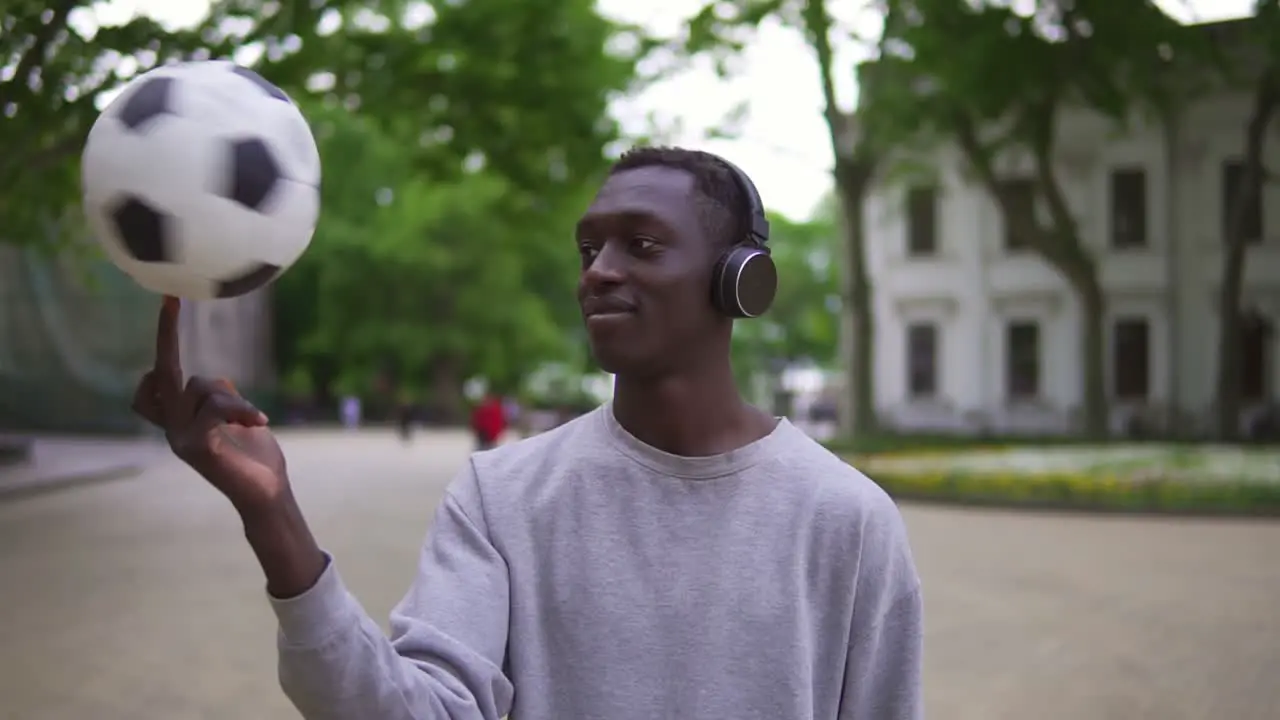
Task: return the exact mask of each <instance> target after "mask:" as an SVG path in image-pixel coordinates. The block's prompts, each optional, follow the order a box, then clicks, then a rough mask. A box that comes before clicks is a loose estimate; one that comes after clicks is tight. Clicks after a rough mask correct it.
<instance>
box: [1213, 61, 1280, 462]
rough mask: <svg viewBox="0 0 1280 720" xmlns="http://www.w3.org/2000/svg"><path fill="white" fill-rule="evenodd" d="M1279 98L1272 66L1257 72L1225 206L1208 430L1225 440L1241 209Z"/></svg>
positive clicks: (1237, 310) (1235, 355) (1232, 413)
mask: <svg viewBox="0 0 1280 720" xmlns="http://www.w3.org/2000/svg"><path fill="white" fill-rule="evenodd" d="M1277 103H1280V72H1277V70H1276V69H1274V68H1272V69H1269V70H1268V71H1266V72H1265V73H1263V76H1262V78H1261V79H1260V80H1259V82H1258V88H1257V93H1256V94H1255V96H1254V105H1253V114H1252V115H1251V116H1250V117H1249V123H1248V125H1247V126H1246V128H1245V140H1244V177H1243V178H1241V182H1240V184H1241V187H1240V192H1239V193H1238V194H1237V195H1236V198H1235V201H1234V203H1233V205H1232V207H1230V208H1228V210H1229V213H1230V214H1229V215H1228V216H1227V237H1225V238H1223V240H1224V242H1225V247H1224V249H1223V253H1224V255H1223V259H1222V280H1221V287H1220V288H1219V293H1220V295H1219V298H1218V328H1219V331H1218V332H1219V334H1218V376H1217V387H1216V394H1217V396H1218V397H1217V402H1216V403H1215V409H1216V413H1215V417H1214V434H1215V435H1217V436H1218V437H1219V438H1220V439H1223V440H1229V439H1232V438H1234V437H1235V436H1236V435H1238V434H1239V428H1240V405H1241V400H1242V398H1241V397H1240V394H1241V388H1240V373H1239V369H1240V315H1241V311H1242V308H1241V307H1240V297H1241V294H1242V293H1243V290H1244V261H1245V255H1246V254H1247V253H1248V251H1249V240H1250V238H1246V237H1244V230H1245V227H1244V222H1245V210H1247V209H1248V207H1249V204H1250V203H1253V202H1259V201H1260V198H1258V194H1259V193H1260V191H1261V188H1262V183H1263V181H1264V180H1265V177H1266V172H1265V168H1263V166H1262V154H1263V150H1264V146H1265V143H1266V133H1267V125H1268V124H1269V123H1270V122H1271V117H1272V115H1274V114H1275V111H1276V105H1277Z"/></svg>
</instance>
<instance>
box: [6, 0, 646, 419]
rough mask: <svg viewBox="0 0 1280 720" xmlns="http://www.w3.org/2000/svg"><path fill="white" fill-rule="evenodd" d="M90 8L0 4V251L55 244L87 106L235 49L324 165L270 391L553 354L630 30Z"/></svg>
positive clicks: (521, 12) (424, 374) (275, 9)
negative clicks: (167, 22)
mask: <svg viewBox="0 0 1280 720" xmlns="http://www.w3.org/2000/svg"><path fill="white" fill-rule="evenodd" d="M94 5H96V3H94V2H89V1H87V0H86V1H79V2H77V1H72V2H55V3H53V4H52V5H49V4H36V3H34V2H18V3H16V4H15V3H9V4H8V5H6V6H5V8H4V9H3V10H0V27H2V29H3V31H4V32H3V33H2V34H0V52H3V53H5V55H4V57H5V59H6V61H7V62H6V64H7V65H9V66H11V67H14V68H16V69H17V71H18V72H17V73H16V74H15V75H14V76H13V77H12V78H11V79H8V80H5V81H3V82H0V108H4V111H5V114H6V118H5V125H4V128H5V132H4V133H3V134H0V180H2V181H3V182H4V185H5V188H6V195H5V196H4V197H3V198H0V219H3V220H4V222H5V227H6V233H5V236H4V238H3V240H5V241H10V242H24V243H32V242H34V243H44V244H45V245H46V246H47V247H50V248H53V247H56V246H55V245H54V244H53V243H52V238H53V235H52V234H51V233H47V232H40V231H39V230H41V229H43V228H44V227H45V226H46V225H47V224H48V220H47V219H48V218H51V217H60V216H62V215H63V214H64V213H65V212H66V210H67V208H69V207H74V205H75V204H76V199H77V194H78V188H77V184H78V183H77V174H78V167H77V166H78V160H79V157H78V155H79V150H80V147H81V144H82V142H83V139H84V137H85V135H86V133H87V132H88V129H89V127H90V126H91V124H92V123H93V121H94V120H95V119H96V117H97V113H98V109H97V107H96V105H95V100H96V99H97V98H98V96H99V95H101V93H103V92H104V91H108V90H112V89H114V88H115V87H117V86H118V85H120V84H121V83H122V82H124V81H126V80H128V79H129V78H130V77H132V76H133V75H134V73H135V72H141V71H145V70H147V69H149V68H151V67H153V66H155V65H156V64H158V63H163V62H168V61H173V60H181V59H204V58H213V57H233V56H234V57H235V58H236V59H238V60H240V61H242V62H245V61H252V64H253V65H254V66H255V67H256V69H257V70H258V71H259V72H261V73H262V74H263V75H264V76H266V77H267V78H269V79H270V80H272V81H273V82H275V83H276V84H278V85H280V86H281V87H282V88H284V89H285V90H286V91H287V92H289V93H290V94H291V95H292V96H293V97H294V99H295V100H297V101H298V103H299V105H300V106H301V107H302V108H303V110H304V112H305V114H306V115H307V116H308V118H309V120H310V121H311V122H312V125H313V128H314V130H315V133H316V135H317V140H318V143H319V145H320V146H321V155H322V160H323V164H324V183H323V187H322V217H321V222H320V225H319V227H318V229H317V232H316V235H315V238H314V240H313V243H312V247H311V248H310V250H309V251H308V252H307V253H306V255H305V256H304V257H303V258H302V259H301V260H300V261H299V262H298V263H297V265H296V266H295V267H294V268H293V269H292V270H291V271H290V272H289V273H286V275H285V276H284V277H283V278H282V279H281V280H280V281H279V282H278V283H276V285H275V286H274V287H273V289H272V292H273V294H274V299H275V302H276V327H275V330H276V332H275V335H276V344H277V348H276V350H277V362H278V365H279V367H280V368H281V371H282V376H283V377H284V379H285V387H286V390H287V391H288V392H290V393H292V394H294V395H304V394H308V393H310V392H316V391H334V390H338V391H352V392H357V391H358V392H366V391H370V390H373V389H378V390H385V389H388V388H386V387H384V386H382V385H381V383H380V381H381V380H383V379H388V375H390V376H391V377H393V378H394V379H396V380H397V381H399V382H400V383H402V384H403V387H402V388H401V389H402V390H403V391H404V392H412V393H415V394H419V395H425V394H431V393H437V394H438V393H441V392H443V393H455V392H456V391H457V390H458V389H459V387H460V384H461V381H462V380H463V379H464V378H465V377H466V376H469V375H472V374H482V375H486V376H488V378H489V379H490V381H492V382H494V383H496V384H499V385H510V386H515V385H516V384H518V381H519V379H520V378H521V377H523V376H524V375H526V374H527V373H528V372H529V371H530V370H532V369H533V368H534V367H536V366H537V364H538V363H540V362H542V361H544V360H548V359H558V358H563V357H572V355H573V353H572V351H573V350H574V349H575V348H574V347H573V345H574V343H575V341H574V340H573V336H572V335H570V334H566V333H565V332H564V331H563V330H562V329H561V328H562V327H564V326H567V325H568V324H570V323H576V322H577V317H576V308H575V304H574V300H573V292H572V288H573V285H574V278H575V275H576V272H577V266H576V257H575V254H574V252H573V246H572V243H571V241H570V236H571V234H570V228H571V226H572V223H573V220H574V218H575V216H576V214H577V213H578V212H580V210H581V208H582V207H584V206H585V204H586V202H587V200H588V198H589V197H590V193H591V192H592V191H593V189H594V186H595V183H596V181H597V180H598V179H599V178H600V177H601V176H602V174H603V171H604V169H605V158H604V148H605V147H606V145H608V144H609V143H611V142H613V141H615V140H617V139H618V128H617V127H616V124H615V123H614V122H613V120H612V119H611V118H610V117H609V116H608V113H607V109H608V103H609V102H610V100H611V99H612V98H613V97H615V96H616V95H617V94H619V93H622V92H625V91H627V90H628V89H629V88H631V87H632V86H633V85H634V84H635V83H636V82H637V72H636V65H637V62H638V60H639V59H640V57H641V56H642V55H644V54H645V53H646V52H648V50H650V49H651V48H652V47H653V43H652V42H651V41H650V40H649V39H647V38H645V37H644V36H643V34H642V33H640V32H639V31H638V30H637V29H636V28H634V27H624V26H620V25H617V24H614V23H612V22H610V21H608V20H606V19H605V18H604V17H602V16H601V15H600V14H599V13H598V12H597V11H596V8H595V3H594V0H530V1H528V2H520V3H517V2H511V1H510V0H468V2H465V3H434V4H427V3H422V2H409V1H407V0H363V1H358V0H318V1H316V2H305V3H275V2H267V1H266V0H257V1H253V0H215V1H214V2H213V3H212V4H211V8H210V14H209V15H208V17H206V18H205V19H204V20H202V21H201V22H200V23H199V24H198V25H197V26H195V27H191V28H164V27H161V26H160V25H158V24H157V23H156V22H153V21H152V20H149V19H147V18H134V19H130V20H128V21H127V22H125V23H124V24H122V25H117V26H103V27H96V26H95V25H94V22H93V16H92V11H91V10H90V8H91V7H92V6H94ZM32 77H38V82H28V81H27V79H28V78H32ZM426 386H430V388H431V392H424V387H426Z"/></svg>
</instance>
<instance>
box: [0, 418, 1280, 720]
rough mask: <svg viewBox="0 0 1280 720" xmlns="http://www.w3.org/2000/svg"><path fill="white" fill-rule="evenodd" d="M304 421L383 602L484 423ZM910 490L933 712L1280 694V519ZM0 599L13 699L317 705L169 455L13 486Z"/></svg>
mask: <svg viewBox="0 0 1280 720" xmlns="http://www.w3.org/2000/svg"><path fill="white" fill-rule="evenodd" d="M285 444H286V449H287V452H288V454H289V459H290V464H291V468H292V471H293V474H294V477H295V481H296V484H297V486H298V494H299V496H300V498H301V501H302V503H303V505H304V507H305V509H306V510H307V512H308V514H309V516H310V517H311V519H312V522H313V524H314V525H315V529H316V531H317V533H318V535H319V536H320V537H321V538H322V539H323V541H324V543H325V545H326V546H327V547H328V548H329V549H330V550H332V551H333V552H334V553H335V555H336V556H337V557H338V561H339V562H340V563H341V564H342V567H343V573H344V575H345V577H346V579H347V581H348V582H349V583H350V585H351V587H352V589H353V591H354V592H355V593H356V594H357V595H358V596H359V597H360V598H361V600H362V601H363V602H364V603H365V604H366V607H367V608H368V609H369V611H370V612H371V613H372V614H373V616H374V617H377V618H385V617H386V613H387V611H388V610H389V609H390V607H391V605H392V604H393V603H394V602H395V601H396V600H397V599H398V598H399V596H400V594H401V593H402V592H403V590H404V588H405V587H406V584H407V582H408V578H409V573H410V572H411V568H412V567H413V565H414V560H415V556H416V554H417V549H418V544H419V542H420V541H421V539H422V535H423V531H424V530H425V527H426V523H427V521H428V519H429V518H430V516H431V512H432V510H433V508H434V506H435V504H436V503H437V501H438V500H439V497H440V492H441V489H442V487H443V486H444V484H445V483H446V482H447V481H448V480H449V478H450V477H451V476H452V474H453V472H454V471H455V469H456V468H457V467H458V466H459V464H460V463H461V462H462V461H463V459H464V457H465V454H466V452H467V439H466V438H465V437H464V436H463V435H461V434H448V435H432V436H428V437H421V438H420V439H419V441H418V442H416V443H415V444H413V445H411V446H409V447H404V446H402V445H401V444H400V443H399V442H397V441H396V440H395V439H393V438H392V437H391V436H390V435H389V434H386V435H383V436H377V435H372V434H363V435H358V436H342V435H340V434H338V433H329V434H302V435H292V436H288V437H287V438H286V441H285ZM905 514H906V517H907V521H908V524H909V526H910V529H911V533H912V538H913V542H914V545H915V550H916V554H917V558H918V561H919V564H920V568H921V572H922V574H923V576H924V580H925V584H926V593H927V601H926V602H927V612H928V617H927V625H928V629H927V633H928V634H927V644H928V650H927V653H928V654H927V670H926V695H927V699H928V703H929V710H930V713H929V714H930V717H931V718H938V719H939V720H1005V719H1008V720H1028V719H1034V720H1111V719H1113V718H1114V719H1115V720H1145V719H1148V718H1149V719H1151V720H1183V719H1186V720H1190V719H1192V718H1194V719H1197V720H1200V719H1203V720H1220V719H1222V718H1230V720H1274V719H1275V718H1277V717H1280V684H1278V683H1277V682H1276V678H1277V677H1280V563H1277V562H1276V561H1275V559H1274V558H1275V552H1274V549H1275V548H1276V547H1280V524H1267V523H1245V522H1223V521H1216V522H1214V521H1168V520H1159V521H1147V520H1136V519H1124V518H1105V519H1099V518H1088V517H1080V516H1054V515H1019V514H1013V513H1000V512H973V511H955V510H948V509H938V508H917V507H908V508H907V509H906V511H905ZM0 608H2V609H3V612H0V720H10V719H12V720H67V719H68V718H93V719H94V720H117V719H118V720H188V719H190V720H197V719H198V720H222V719H226V720H246V719H252V720H275V719H277V718H279V719H281V720H283V719H285V718H293V717H296V715H295V714H294V713H293V712H292V710H291V708H290V707H289V705H288V704H287V702H286V701H285V700H284V698H283V697H282V696H281V695H280V692H279V690H278V689H277V686H276V679H275V658H274V625H273V622H272V618H271V615H270V612H269V610H268V608H267V606H266V603H265V601H264V600H263V597H262V582H261V579H260V577H259V574H258V571H257V568H256V566H255V564H254V561H253V558H252V556H251V554H250V553H249V551H248V548H247V547H245V545H244V542H243V540H242V538H241V534H240V529H239V528H238V527H237V524H236V522H235V519H234V518H233V517H232V514H231V511H230V509H229V508H228V507H227V505H226V502H225V501H224V500H223V499H222V498H221V497H219V496H217V495H216V494H215V493H213V492H211V491H210V490H209V489H208V488H206V487H204V486H203V485H202V483H201V481H200V480H199V479H198V478H197V477H195V476H194V475H193V474H192V473H191V472H190V471H188V470H186V469H184V468H182V467H180V466H179V465H177V464H176V463H173V462H171V461H168V460H162V461H160V462H159V463H158V464H156V465H154V466H153V467H152V468H151V469H149V470H148V471H147V472H146V473H144V474H142V475H139V476H137V477H134V478H130V479H125V480H121V481H118V482H112V483H102V484H94V485H86V486H83V487H81V488H77V489H75V490H73V491H67V492H59V493H48V494H42V495H36V496H31V497H27V498H22V499H17V500H14V501H11V502H4V503H0ZM716 720H718V719H716ZM726 720H727V719H726Z"/></svg>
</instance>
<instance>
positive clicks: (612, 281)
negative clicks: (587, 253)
mask: <svg viewBox="0 0 1280 720" xmlns="http://www.w3.org/2000/svg"><path fill="white" fill-rule="evenodd" d="M626 270H627V254H626V253H625V252H622V251H621V249H620V248H619V247H618V243H615V242H607V243H605V244H604V246H603V247H601V248H600V252H598V253H596V256H595V258H594V259H593V260H592V261H591V264H590V265H588V266H587V269H586V271H585V272H583V273H582V281H583V282H584V283H585V284H586V285H587V286H588V287H599V286H601V285H604V286H608V285H617V284H619V283H621V282H622V281H623V280H624V279H625V278H626V274H627V273H626Z"/></svg>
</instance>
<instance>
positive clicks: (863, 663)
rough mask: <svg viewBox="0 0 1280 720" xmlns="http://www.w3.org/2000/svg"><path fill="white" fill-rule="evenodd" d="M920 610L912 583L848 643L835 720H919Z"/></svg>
mask: <svg viewBox="0 0 1280 720" xmlns="http://www.w3.org/2000/svg"><path fill="white" fill-rule="evenodd" d="M923 614H924V613H923V609H922V603H921V597H920V589H919V587H917V588H916V589H915V590H912V591H910V592H908V593H907V594H905V595H902V596H901V597H899V598H898V599H897V600H896V601H894V602H893V604H892V605H890V606H889V608H888V610H887V612H886V613H885V614H884V616H883V618H882V619H881V620H880V622H878V623H877V624H876V625H874V626H873V627H871V628H870V629H868V630H867V631H865V632H863V633H862V634H861V635H859V636H858V637H856V638H854V639H853V641H852V642H851V643H850V644H849V657H848V659H847V661H846V665H845V677H844V693H843V698H842V701H841V710H840V720H870V719H872V718H874V720H923V718H924V699H923V698H922V697H921V690H920V688H921V674H922V671H923V667H922V665H923V658H924V632H923V629H924V628H923V623H922V617H923Z"/></svg>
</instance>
